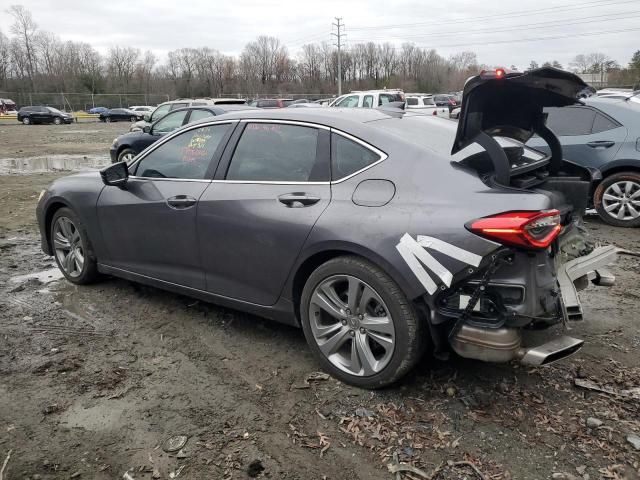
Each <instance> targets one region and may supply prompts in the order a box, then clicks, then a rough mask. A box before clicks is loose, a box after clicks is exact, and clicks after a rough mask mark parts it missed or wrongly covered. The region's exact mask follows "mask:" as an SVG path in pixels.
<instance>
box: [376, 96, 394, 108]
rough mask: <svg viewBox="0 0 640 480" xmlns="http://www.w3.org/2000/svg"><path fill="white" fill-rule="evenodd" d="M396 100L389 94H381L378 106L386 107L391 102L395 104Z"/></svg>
mask: <svg viewBox="0 0 640 480" xmlns="http://www.w3.org/2000/svg"><path fill="white" fill-rule="evenodd" d="M395 101H396V98H395V97H394V96H393V95H389V94H388V93H381V94H380V95H379V97H378V106H381V105H386V104H387V103H389V102H395Z"/></svg>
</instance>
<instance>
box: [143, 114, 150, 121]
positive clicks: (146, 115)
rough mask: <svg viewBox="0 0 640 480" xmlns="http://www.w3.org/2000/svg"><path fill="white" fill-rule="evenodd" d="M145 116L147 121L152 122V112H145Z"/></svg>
mask: <svg viewBox="0 0 640 480" xmlns="http://www.w3.org/2000/svg"><path fill="white" fill-rule="evenodd" d="M143 118H144V121H145V122H150V121H151V114H150V113H145V114H144V116H143Z"/></svg>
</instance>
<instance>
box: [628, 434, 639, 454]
mask: <svg viewBox="0 0 640 480" xmlns="http://www.w3.org/2000/svg"><path fill="white" fill-rule="evenodd" d="M627 442H629V443H630V444H631V445H632V446H633V448H635V449H636V450H640V436H638V435H636V434H635V433H630V434H629V435H627Z"/></svg>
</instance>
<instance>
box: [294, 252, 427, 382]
mask: <svg viewBox="0 0 640 480" xmlns="http://www.w3.org/2000/svg"><path fill="white" fill-rule="evenodd" d="M300 313H301V316H302V327H303V330H304V334H305V337H306V339H307V342H308V344H309V346H310V348H311V350H312V351H313V353H314V355H315V356H316V357H317V358H318V360H319V361H320V362H321V363H322V365H323V367H324V368H325V369H326V370H327V371H329V372H330V373H331V374H332V375H333V376H334V377H336V378H338V379H340V380H342V381H343V382H345V383H349V384H351V385H355V386H358V387H362V388H380V387H384V386H386V385H389V384H392V383H393V382H395V381H397V380H399V379H400V378H401V377H403V376H404V375H405V374H406V373H407V372H408V371H409V370H410V369H411V368H412V367H413V366H414V365H415V364H416V362H417V361H418V360H419V359H420V356H421V355H422V352H423V350H424V346H425V344H426V340H427V339H426V337H425V335H426V333H425V332H424V331H423V329H422V328H421V323H420V319H419V318H418V315H417V313H416V311H415V309H414V307H413V305H412V304H411V302H410V301H409V300H408V299H407V298H406V296H405V295H404V294H403V293H402V291H401V290H400V288H399V287H398V285H397V284H396V283H395V282H394V281H393V280H392V279H391V278H390V277H389V276H388V275H387V274H386V273H385V272H383V271H382V270H381V269H380V268H378V267H377V266H376V265H374V264H372V263H370V262H368V261H367V260H364V259H362V258H359V257H338V258H335V259H333V260H330V261H328V262H326V263H324V264H323V265H321V266H320V267H318V268H317V269H316V270H315V271H314V272H313V273H312V274H311V276H310V277H309V279H308V280H307V283H306V284H305V286H304V290H303V292H302V299H301V304H300Z"/></svg>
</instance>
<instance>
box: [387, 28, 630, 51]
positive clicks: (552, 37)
mask: <svg viewBox="0 0 640 480" xmlns="http://www.w3.org/2000/svg"><path fill="white" fill-rule="evenodd" d="M638 30H640V27H638V28H626V29H622V30H609V31H602V32H586V33H574V34H570V35H554V36H547V37H531V38H514V39H509V40H494V41H477V42H475V43H457V44H448V45H416V46H417V47H419V48H454V47H471V46H476V45H497V44H503V43H522V42H537V41H544V40H557V39H560V38H574V37H592V36H598V35H609V34H612V33H624V32H635V31H638ZM393 49H394V50H401V49H402V47H393Z"/></svg>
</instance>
